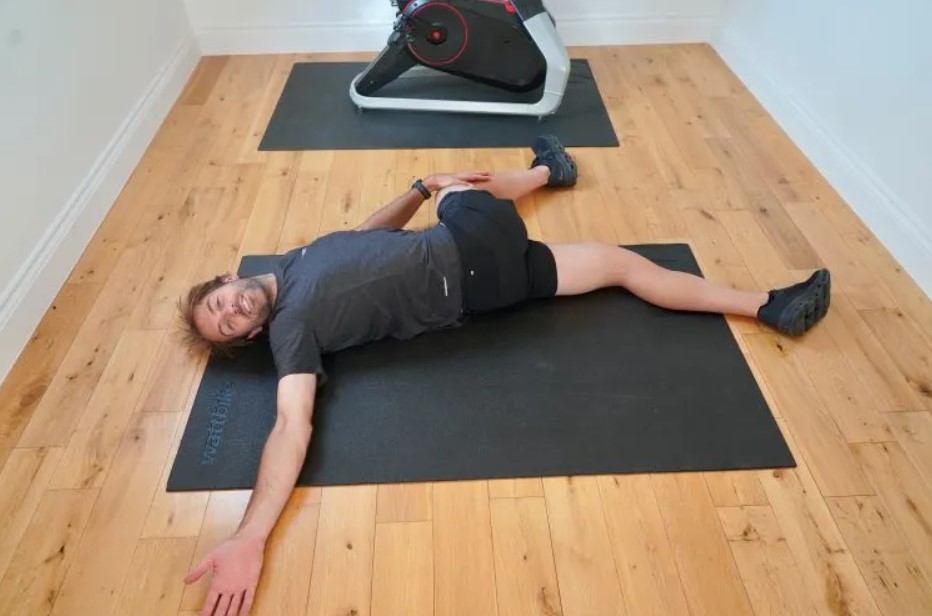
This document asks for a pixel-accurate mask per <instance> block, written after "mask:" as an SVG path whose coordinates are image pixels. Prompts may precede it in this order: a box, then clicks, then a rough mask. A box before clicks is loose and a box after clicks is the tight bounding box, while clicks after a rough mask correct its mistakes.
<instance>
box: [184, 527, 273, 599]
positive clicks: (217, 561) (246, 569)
mask: <svg viewBox="0 0 932 616" xmlns="http://www.w3.org/2000/svg"><path fill="white" fill-rule="evenodd" d="M264 549H265V544H264V543H263V542H262V541H258V540H255V539H243V538H240V537H236V536H235V535H234V536H233V537H231V538H229V539H227V540H226V541H224V542H223V543H221V544H220V545H218V546H217V547H216V548H214V549H213V550H212V551H211V552H210V553H209V554H207V556H205V557H204V559H203V560H202V561H201V562H200V563H198V565H197V566H196V567H194V568H193V569H191V571H190V572H189V573H188V575H187V576H185V578H184V583H185V584H192V583H194V582H196V581H198V580H199V579H201V577H202V576H203V575H204V574H205V573H207V572H208V571H211V572H213V579H212V580H211V582H210V590H209V591H208V593H207V601H206V602H205V603H204V608H203V609H202V610H201V616H211V614H213V615H214V616H245V615H246V614H248V613H249V609H250V608H251V607H252V600H253V597H254V596H255V593H256V585H257V584H258V582H259V573H260V572H261V571H262V559H263V556H264Z"/></svg>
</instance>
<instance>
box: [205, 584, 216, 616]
mask: <svg viewBox="0 0 932 616" xmlns="http://www.w3.org/2000/svg"><path fill="white" fill-rule="evenodd" d="M219 598H220V593H218V592H217V591H216V590H213V591H211V592H210V594H209V595H207V601H205V602H204V607H203V608H202V609H201V616H212V615H213V613H214V607H215V606H216V605H217V599H219Z"/></svg>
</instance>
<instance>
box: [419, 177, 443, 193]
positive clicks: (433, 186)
mask: <svg viewBox="0 0 932 616" xmlns="http://www.w3.org/2000/svg"><path fill="white" fill-rule="evenodd" d="M421 185H422V186H424V188H426V189H427V191H428V192H432V193H433V192H436V191H437V190H438V189H439V188H440V187H439V186H437V180H435V179H434V176H432V175H429V176H427V177H426V178H424V179H423V180H421ZM425 198H426V197H425Z"/></svg>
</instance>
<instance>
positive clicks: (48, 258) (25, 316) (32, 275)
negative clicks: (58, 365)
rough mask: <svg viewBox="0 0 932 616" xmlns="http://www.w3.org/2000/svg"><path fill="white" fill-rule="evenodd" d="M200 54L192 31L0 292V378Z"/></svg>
mask: <svg viewBox="0 0 932 616" xmlns="http://www.w3.org/2000/svg"><path fill="white" fill-rule="evenodd" d="M199 59H200V52H199V50H198V48H197V44H196V41H195V40H194V38H193V37H192V36H188V37H186V38H185V39H184V40H182V41H181V42H180V43H179V44H178V46H177V47H176V48H175V51H174V52H173V53H172V56H171V58H169V60H168V61H167V62H166V63H165V65H164V66H163V67H162V70H160V71H159V73H158V75H156V76H155V77H154V78H153V79H152V81H151V82H150V84H149V86H148V87H147V88H146V91H145V92H144V93H143V94H142V96H141V97H140V98H139V100H138V101H137V102H136V104H135V105H134V106H133V109H132V110H131V111H130V113H129V114H128V115H127V117H126V119H125V120H124V121H123V123H122V124H121V125H120V128H119V129H118V130H117V132H116V133H115V134H114V135H113V138H112V139H111V140H110V142H109V143H108V144H107V147H106V148H105V149H104V151H103V152H102V153H101V154H100V156H99V157H98V158H97V160H96V161H94V164H93V166H92V167H91V168H90V170H89V171H88V173H87V175H86V176H85V177H84V180H83V181H82V182H81V184H80V185H79V186H78V187H77V189H76V190H75V191H74V193H72V195H71V198H70V199H69V200H68V202H67V203H66V204H65V207H64V208H63V209H62V210H61V212H60V213H59V214H58V216H57V217H56V218H55V220H54V221H53V222H52V224H51V225H50V226H49V228H48V229H47V230H46V232H45V234H44V235H43V236H42V239H40V240H39V243H38V244H36V246H35V248H33V250H32V252H31V253H30V254H29V256H28V257H27V258H26V260H25V262H24V263H23V265H22V266H21V267H20V268H19V270H18V271H17V272H16V274H15V275H14V276H13V279H12V280H11V281H10V284H9V285H7V287H6V288H5V289H3V291H2V292H0V381H2V379H3V378H5V377H6V375H7V374H8V373H9V370H10V368H11V367H12V366H13V363H14V362H15V361H16V359H17V358H18V357H19V354H20V353H21V352H22V350H23V347H24V346H25V345H26V343H27V342H28V341H29V338H30V336H31V335H32V332H33V331H34V330H35V328H36V326H37V325H38V324H39V321H41V320H42V317H43V315H44V314H45V312H46V310H48V308H49V306H50V305H51V303H52V300H54V299H55V295H56V294H57V293H58V291H59V289H60V288H61V286H62V284H64V282H65V281H66V280H67V279H68V276H69V274H70V273H71V270H72V269H73V268H74V265H75V263H76V262H77V261H78V259H79V258H80V256H81V253H82V252H83V251H84V249H85V247H86V246H87V244H88V242H89V241H90V239H91V237H93V235H94V232H95V231H96V230H97V227H98V226H99V225H100V223H101V222H102V221H103V219H104V217H105V216H106V215H107V212H109V211H110V207H111V206H112V205H113V202H114V200H115V199H116V198H117V196H118V195H119V193H120V191H121V190H122V188H123V185H124V184H125V183H126V181H127V179H128V178H129V177H130V175H131V173H132V172H133V169H135V167H136V165H137V164H138V163H139V160H140V159H141V158H142V155H143V153H144V152H145V150H146V148H147V147H148V145H149V143H150V142H151V141H152V138H153V137H154V136H155V133H156V132H157V131H158V129H159V126H160V125H161V123H162V121H163V119H164V118H165V116H166V115H167V114H168V111H169V110H170V109H171V106H172V105H173V104H174V103H175V101H176V100H177V98H178V96H179V95H180V94H181V91H182V89H183V88H184V86H185V83H186V82H187V79H188V77H189V76H190V74H191V72H192V71H193V70H194V67H195V66H196V65H197V62H198V60H199Z"/></svg>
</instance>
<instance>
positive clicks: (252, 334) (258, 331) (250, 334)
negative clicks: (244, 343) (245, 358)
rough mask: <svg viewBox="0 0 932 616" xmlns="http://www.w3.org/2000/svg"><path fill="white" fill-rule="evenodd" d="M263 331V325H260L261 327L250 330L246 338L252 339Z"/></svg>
mask: <svg viewBox="0 0 932 616" xmlns="http://www.w3.org/2000/svg"><path fill="white" fill-rule="evenodd" d="M261 333H262V327H261V326H259V327H257V328H256V329H254V330H252V331H251V332H249V333H248V334H247V335H246V340H252V339H253V338H255V337H256V336H258V335H259V334H261Z"/></svg>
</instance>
